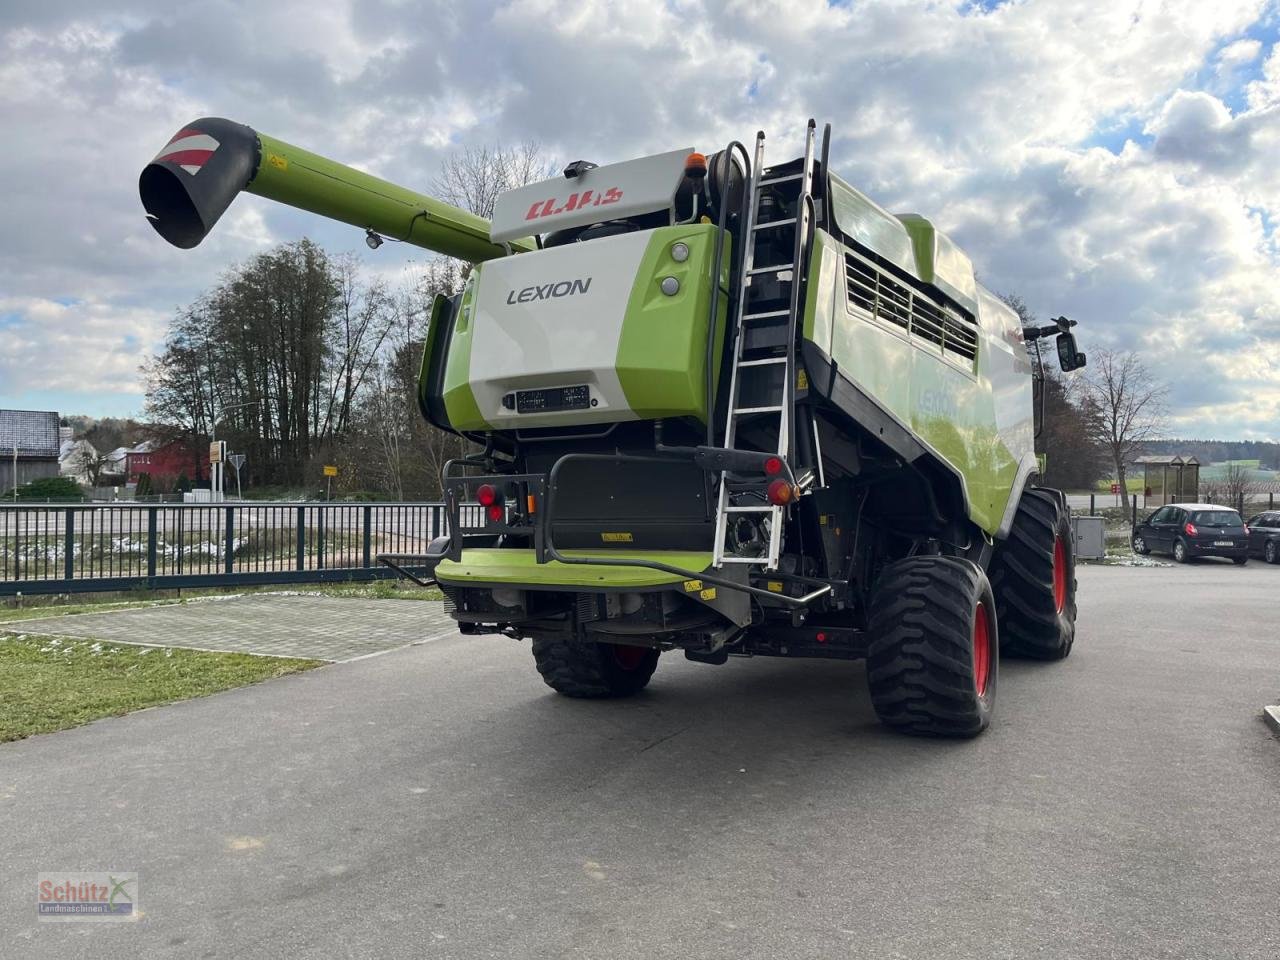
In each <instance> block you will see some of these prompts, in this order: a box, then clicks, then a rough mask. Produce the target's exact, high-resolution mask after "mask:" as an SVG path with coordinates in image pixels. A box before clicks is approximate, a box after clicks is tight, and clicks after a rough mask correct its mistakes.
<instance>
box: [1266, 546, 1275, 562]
mask: <svg viewBox="0 0 1280 960" xmlns="http://www.w3.org/2000/svg"><path fill="white" fill-rule="evenodd" d="M1275 562H1276V545H1275V543H1273V542H1271V541H1268V542H1267V563H1275Z"/></svg>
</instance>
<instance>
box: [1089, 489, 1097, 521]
mask: <svg viewBox="0 0 1280 960" xmlns="http://www.w3.org/2000/svg"><path fill="white" fill-rule="evenodd" d="M1097 508H1098V495H1097V494H1096V493H1091V494H1089V516H1091V517H1096V516H1097V515H1098V509H1097Z"/></svg>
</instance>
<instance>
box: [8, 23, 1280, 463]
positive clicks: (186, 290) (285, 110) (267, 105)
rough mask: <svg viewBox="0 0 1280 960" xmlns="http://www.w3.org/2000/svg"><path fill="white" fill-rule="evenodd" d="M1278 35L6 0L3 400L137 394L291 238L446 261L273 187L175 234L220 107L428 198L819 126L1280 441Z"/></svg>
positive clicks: (1085, 329)
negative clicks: (180, 337)
mask: <svg viewBox="0 0 1280 960" xmlns="http://www.w3.org/2000/svg"><path fill="white" fill-rule="evenodd" d="M1278 37H1280V11H1278V9H1277V0H1214V2H1208V0H1105V2H1102V0H1096V2H1095V0H1076V2H1073V3H1070V4H1068V3H1062V2H1059V0H1007V2H1001V3H995V2H990V0H985V2H972V0H954V2H943V0H848V2H841V3H834V4H829V3H827V2H825V0H803V2H800V0H797V2H778V0H773V2H770V0H668V2H667V3H666V4H665V5H664V6H662V7H659V8H655V6H654V5H653V4H652V3H649V2H641V0H613V2H609V3H605V2H600V0H572V2H571V0H511V2H504V3H493V2H468V3H465V4H464V3H448V2H443V0H395V2H393V0H360V2H356V0H342V2H333V3H325V4H321V5H316V4H314V3H302V2H300V0H277V2H275V3H273V4H270V5H262V4H249V3H245V2H240V0H206V2H203V3H200V4H187V5H175V4H172V3H161V2H155V0H64V2H60V3H56V4H50V3H47V2H36V0H10V2H7V3H5V4H4V5H3V6H2V7H0V49H2V55H0V124H3V127H2V128H3V129H4V130H5V131H6V149H5V150H4V151H3V152H0V182H3V183H5V184H6V185H7V196H6V202H5V203H4V204H0V338H2V340H0V342H3V344H4V349H3V350H0V405H3V406H16V407H37V408H54V409H58V410H60V411H62V412H64V413H87V414H90V415H98V416H100V415H121V414H130V413H137V412H139V411H140V410H141V408H142V399H143V398H142V383H141V380H140V378H139V375H138V368H139V366H140V364H141V363H142V362H143V361H144V360H145V359H146V357H147V356H148V355H149V353H150V352H151V351H153V350H154V349H155V348H156V346H157V345H158V344H159V342H160V341H161V340H162V339H163V336H164V332H165V328H166V325H167V323H168V320H169V318H170V317H171V316H172V315H173V313H174V311H175V310H176V309H178V308H180V307H181V306H182V305H183V304H185V303H188V302H190V301H191V300H192V299H194V298H195V297H196V296H197V295H198V294H199V292H200V291H201V290H202V289H204V288H206V287H207V286H209V285H210V284H211V283H213V282H214V281H215V280H216V278H217V276H218V275H219V274H220V273H221V272H222V271H224V270H226V269H227V268H228V267H229V266H231V265H233V264H235V263H237V262H239V261H242V260H244V259H246V258H247V257H250V256H252V255H253V254H255V253H257V252H260V251H262V250H264V249H267V248H269V247H270V246H271V245H273V244H275V243H280V242H283V241H287V240H291V239H296V238H297V237H300V236H303V235H307V236H311V237H313V238H314V239H316V240H318V241H319V242H321V243H322V244H324V245H325V246H326V247H328V248H330V249H331V250H334V251H344V250H356V251H358V252H360V253H361V255H362V256H363V257H364V259H365V262H366V263H368V264H369V265H370V266H372V267H374V268H375V269H377V270H378V271H380V272H385V273H386V274H388V275H389V276H390V277H391V278H392V279H393V281H395V282H405V283H409V282H411V281H412V278H413V274H414V271H415V270H416V269H418V268H419V267H420V266H421V261H422V258H423V256H424V254H423V253H422V252H421V251H416V250H412V249H406V248H404V247H400V246H399V245H395V244H387V245H385V246H384V247H383V248H382V249H381V250H379V251H378V252H377V253H376V254H369V252H368V251H366V250H365V249H364V247H363V245H362V243H361V237H360V236H359V234H358V232H357V231H353V230H351V229H349V228H346V227H343V226H340V225H335V224H329V223H325V222H323V221H320V220H317V219H316V218H313V217H310V216H307V215H303V214H300V213H297V212H295V211H290V210H287V209H284V208H281V207H277V206H273V205H271V204H268V203H266V202H263V201H259V200H258V199H256V198H253V197H247V196H246V197H242V198H240V199H239V200H237V201H236V203H235V204H234V205H233V207H232V208H231V210H230V211H229V212H228V213H227V215H226V216H225V217H224V218H223V220H222V222H221V223H220V224H219V225H218V228H217V230H216V231H215V232H214V234H213V235H212V236H211V237H210V238H209V239H208V240H207V241H205V243H204V244H202V245H201V246H200V247H199V248H197V249H196V250H195V251H187V252H183V251H177V250H174V249H172V248H169V247H168V246H166V245H165V244H164V243H163V242H162V241H160V240H159V238H158V237H156V236H155V235H154V234H153V233H152V232H151V230H150V228H149V227H148V226H147V225H146V223H145V222H144V220H143V218H142V212H141V208H140V205H139V204H138V200H137V194H136V178H137V173H138V171H139V170H140V169H141V167H142V165H143V164H144V163H145V162H146V161H147V160H148V159H149V158H150V157H151V155H152V154H154V152H155V150H156V149H158V148H159V146H160V145H162V144H163V143H164V142H165V141H166V140H167V139H168V137H169V136H170V135H171V134H172V133H173V132H174V131H175V130H177V129H178V128H179V127H180V126H181V125H182V124H183V123H184V122H186V121H188V120H190V119H193V118H195V117H198V116H202V115H215V116H227V117H230V118H232V119H236V120H240V121H243V122H245V123H248V124H250V125H252V126H255V127H257V128H258V129H261V130H263V131H264V132H267V133H271V134H274V135H277V136H279V137H282V138H284V139H286V140H290V141H292V142H295V143H298V144H301V145H304V146H308V147H311V148H313V149H316V150H318V151H320V152H322V153H326V154H328V155H331V156H333V157H335V158H336V159H340V160H343V161H344V162H347V163H353V164H355V165H358V166H362V167H364V168H366V169H369V170H371V171H373V172H376V173H378V174H380V175H382V176H386V177H388V178H389V179H392V180H396V181H399V182H403V183H405V184H407V185H411V186H415V187H418V188H427V189H429V188H430V185H431V182H432V179H433V178H434V176H435V175H436V173H437V171H438V170H439V165H440V163H441V161H442V159H443V158H444V157H445V156H446V155H447V154H448V152H449V151H450V150H452V149H457V148H458V147H459V146H460V145H465V144H477V145H478V144H493V143H499V144H501V143H514V142H518V141H521V140H525V139H535V140H537V141H538V142H540V143H541V144H542V145H543V148H544V150H545V151H546V153H547V154H548V155H549V156H550V157H551V158H553V159H574V158H577V157H590V158H591V159H594V160H598V161H602V162H604V161H609V160H620V159H625V158H627V157H631V156H638V155H642V154H645V153H652V152H657V151H660V150H664V149H669V148H671V147H672V146H673V145H674V146H683V145H685V144H689V143H693V144H697V145H698V146H699V147H700V148H704V149H708V150H711V149H715V148H716V147H717V146H719V145H721V144H723V143H724V142H726V141H727V140H729V139H732V138H739V139H745V138H749V137H750V136H751V135H752V133H753V131H754V130H756V129H757V128H759V127H763V128H765V129H767V130H768V131H769V132H770V135H771V144H773V145H775V146H776V147H777V149H778V150H779V151H780V152H785V150H786V149H788V147H794V145H796V144H798V141H799V136H800V134H801V131H802V129H803V124H804V121H805V120H806V119H807V118H808V117H809V116H811V115H812V116H815V117H817V118H818V119H819V121H820V122H824V121H828V120H829V121H831V123H832V124H833V127H834V131H835V149H834V153H833V159H834V161H835V165H836V167H837V168H838V169H839V170H840V171H841V172H842V173H843V174H844V175H846V176H847V178H848V179H850V180H851V181H852V182H854V183H855V184H857V185H859V186H860V187H862V188H863V189H864V190H866V191H867V192H869V193H870V194H871V195H872V196H874V197H875V198H876V199H878V200H880V201H881V202H882V203H884V204H885V205H887V206H889V207H890V208H891V209H894V210H899V211H908V210H910V211H915V212H920V213H923V214H925V215H927V216H930V217H932V218H934V219H935V220H937V221H938V222H939V223H940V224H941V225H942V226H943V227H944V228H945V229H947V230H948V231H949V232H950V233H951V234H952V235H953V236H954V237H955V238H956V239H957V241H958V242H959V243H960V244H961V245H962V246H963V247H964V248H965V249H966V251H967V252H968V253H969V254H970V256H971V257H972V259H973V261H974V263H975V265H976V267H977V268H978V270H979V273H980V275H981V277H982V278H983V280H984V282H986V283H987V284H988V285H989V286H991V287H993V288H995V289H997V290H1001V291H1014V292H1017V293H1019V294H1021V295H1022V296H1023V297H1024V298H1025V299H1026V300H1027V301H1028V303H1029V304H1030V305H1031V306H1032V307H1033V309H1034V310H1036V311H1037V312H1039V313H1040V314H1042V315H1046V316H1047V315H1050V314H1052V315H1054V316H1056V315H1058V314H1060V313H1066V314H1067V315H1069V316H1072V317H1075V318H1076V319H1078V320H1079V321H1080V324H1081V326H1080V328H1079V335H1080V339H1081V343H1082V347H1083V348H1084V349H1086V350H1097V349H1101V348H1104V347H1113V348H1118V349H1135V350H1138V351H1140V352H1141V354H1142V356H1143V358H1144V360H1145V361H1146V362H1147V364H1148V366H1149V367H1150V368H1151V369H1152V370H1153V371H1154V372H1155V373H1156V374H1157V375H1158V376H1160V377H1162V378H1163V379H1165V380H1167V381H1168V382H1169V383H1170V384H1171V386H1172V393H1171V399H1172V407H1173V411H1172V412H1173V421H1172V423H1171V427H1170V429H1171V431H1172V432H1175V433H1179V434H1182V435H1187V436H1202V437H1252V438H1259V439H1273V440H1280V291H1278V289H1277V284H1276V282H1275V280H1276V278H1277V276H1280V271H1277V266H1280V264H1278V263H1277V257H1278V256H1280V250H1278V249H1277V246H1278V245H1277V240H1276V237H1275V224H1276V223H1277V222H1280V169H1278V165H1277V164H1276V163H1275V162H1274V158H1275V157H1276V156H1280V53H1277V47H1276V41H1277V39H1278Z"/></svg>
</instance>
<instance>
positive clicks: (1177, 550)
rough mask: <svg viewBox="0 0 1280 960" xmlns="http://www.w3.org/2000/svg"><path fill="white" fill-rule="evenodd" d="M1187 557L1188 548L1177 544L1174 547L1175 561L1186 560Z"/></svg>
mask: <svg viewBox="0 0 1280 960" xmlns="http://www.w3.org/2000/svg"><path fill="white" fill-rule="evenodd" d="M1186 555H1187V548H1186V547H1184V546H1183V545H1182V544H1180V543H1175V544H1174V545H1173V559H1175V560H1182V559H1184V558H1185V557H1186Z"/></svg>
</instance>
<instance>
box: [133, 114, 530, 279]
mask: <svg viewBox="0 0 1280 960" xmlns="http://www.w3.org/2000/svg"><path fill="white" fill-rule="evenodd" d="M242 190H244V191H248V192H249V193H253V194H257V195H258V196H260V197H266V198H268V199H270V200H275V201H277V202H279V203H284V204H288V205H289V206H291V207H297V208H299V209H301V210H308V211H310V212H311V213H316V214H319V215H320V216H322V217H328V218H330V219H332V220H340V221H342V222H343V223H349V224H351V225H352V226H354V227H359V228H360V229H367V230H372V231H373V232H374V233H376V234H378V235H380V236H382V237H385V238H388V239H392V240H399V241H402V242H404V243H412V244H414V245H415V246H419V247H424V248H426V249H428V250H433V251H435V252H437V253H442V254H445V255H446V256H450V257H457V258H458V259H460V260H467V261H470V262H472V263H479V262H481V261H484V260H492V259H494V258H496V257H501V256H504V255H505V254H506V253H507V249H506V248H505V247H504V246H502V245H501V244H496V243H493V242H491V241H490V239H489V221H488V220H485V219H484V218H483V217H477V216H475V215H474V214H472V213H468V212H467V211H466V210H461V209H459V208H458V207H454V206H451V205H450V204H447V203H443V202H441V201H439V200H435V199H433V198H431V197H428V196H424V195H423V194H420V193H416V192H415V191H413V190H408V189H406V188H404V187H400V186H397V185H396V184H394V183H390V182H388V181H386V180H382V179H379V178H378V177H375V176H371V175H370V174H367V173H362V172H361V171H359V170H355V169H353V168H351V167H348V166H344V165H343V164H341V163H336V162H334V161H333V160H329V159H327V158H325V157H321V156H319V155H318V154H314V153H311V152H310V151H308V150H303V149H302V148H301V147H295V146H293V145H292V144H290V143H285V142H284V141H283V140H277V139H275V138H274V137H269V136H267V135H265V134H261V133H258V132H257V131H255V130H253V129H252V128H251V127H247V126H245V125H244V124H240V123H235V122H233V121H230V120H223V119H221V118H217V117H204V118H202V119H200V120H195V121H192V122H191V123H189V124H187V125H186V126H184V127H183V128H182V129H181V130H179V131H178V133H176V134H175V135H174V136H173V138H172V139H171V140H170V141H169V142H168V143H167V144H166V145H165V146H164V148H163V149H161V151H160V152H159V153H158V154H156V156H155V159H153V160H152V161H151V162H150V163H148V164H147V165H146V167H144V168H143V170H142V175H141V176H140V177H139V179H138V192H139V194H140V195H141V198H142V205H143V207H144V208H145V209H146V211H147V216H148V218H149V219H150V221H151V225H152V226H153V227H154V228H155V229H156V232H157V233H159V234H160V236H162V237H164V239H166V240H168V241H169V242H170V243H171V244H173V245H174V246H175V247H181V248H183V249H190V248H192V247H194V246H196V245H197V244H199V243H200V241H201V240H203V239H204V238H205V237H206V236H207V235H208V233H209V231H210V230H212V229H213V226H214V224H216V223H217V222H218V218H219V217H221V216H222V214H223V213H224V212H225V211H226V209H227V207H228V206H230V205H231V201H232V200H234V199H235V197H236V195H237V194H238V193H240V192H241V191H242ZM511 246H512V247H513V248H516V249H529V248H530V247H531V244H528V243H525V242H518V243H515V244H512V245H511Z"/></svg>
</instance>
